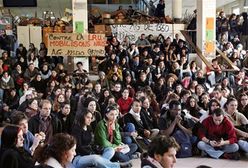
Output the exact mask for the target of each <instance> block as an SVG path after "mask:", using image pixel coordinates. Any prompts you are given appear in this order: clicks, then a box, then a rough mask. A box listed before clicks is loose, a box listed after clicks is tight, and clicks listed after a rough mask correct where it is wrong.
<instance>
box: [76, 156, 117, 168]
mask: <svg viewBox="0 0 248 168" xmlns="http://www.w3.org/2000/svg"><path fill="white" fill-rule="evenodd" d="M72 164H73V165H74V167H75V168H86V167H90V166H93V167H96V168H120V164H119V163H117V162H111V161H110V160H108V159H105V158H103V157H101V156H100V155H85V156H76V157H75V158H74V159H73V162H72Z"/></svg>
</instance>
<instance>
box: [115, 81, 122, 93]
mask: <svg viewBox="0 0 248 168" xmlns="http://www.w3.org/2000/svg"><path fill="white" fill-rule="evenodd" d="M114 91H115V92H120V91H121V84H120V83H116V84H115V85H114Z"/></svg>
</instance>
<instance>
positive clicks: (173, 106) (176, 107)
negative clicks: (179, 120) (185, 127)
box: [169, 100, 181, 117]
mask: <svg viewBox="0 0 248 168" xmlns="http://www.w3.org/2000/svg"><path fill="white" fill-rule="evenodd" d="M169 109H170V110H169V111H170V115H171V116H172V117H176V116H177V115H181V103H180V102H179V101H177V100H172V101H171V102H170V103H169Z"/></svg>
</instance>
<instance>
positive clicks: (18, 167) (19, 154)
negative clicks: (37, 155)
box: [0, 148, 34, 168]
mask: <svg viewBox="0 0 248 168" xmlns="http://www.w3.org/2000/svg"><path fill="white" fill-rule="evenodd" d="M0 156H1V157H0V159H1V160H0V167H1V168H33V166H34V162H33V161H32V158H31V156H30V155H29V153H28V152H26V151H25V150H24V149H17V148H13V149H12V148H10V149H1V155H0Z"/></svg>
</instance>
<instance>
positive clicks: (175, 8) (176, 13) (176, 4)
mask: <svg viewBox="0 0 248 168" xmlns="http://www.w3.org/2000/svg"><path fill="white" fill-rule="evenodd" d="M182 5H183V2H182V0H173V1H172V18H173V19H174V20H181V18H182V10H183V9H182Z"/></svg>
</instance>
